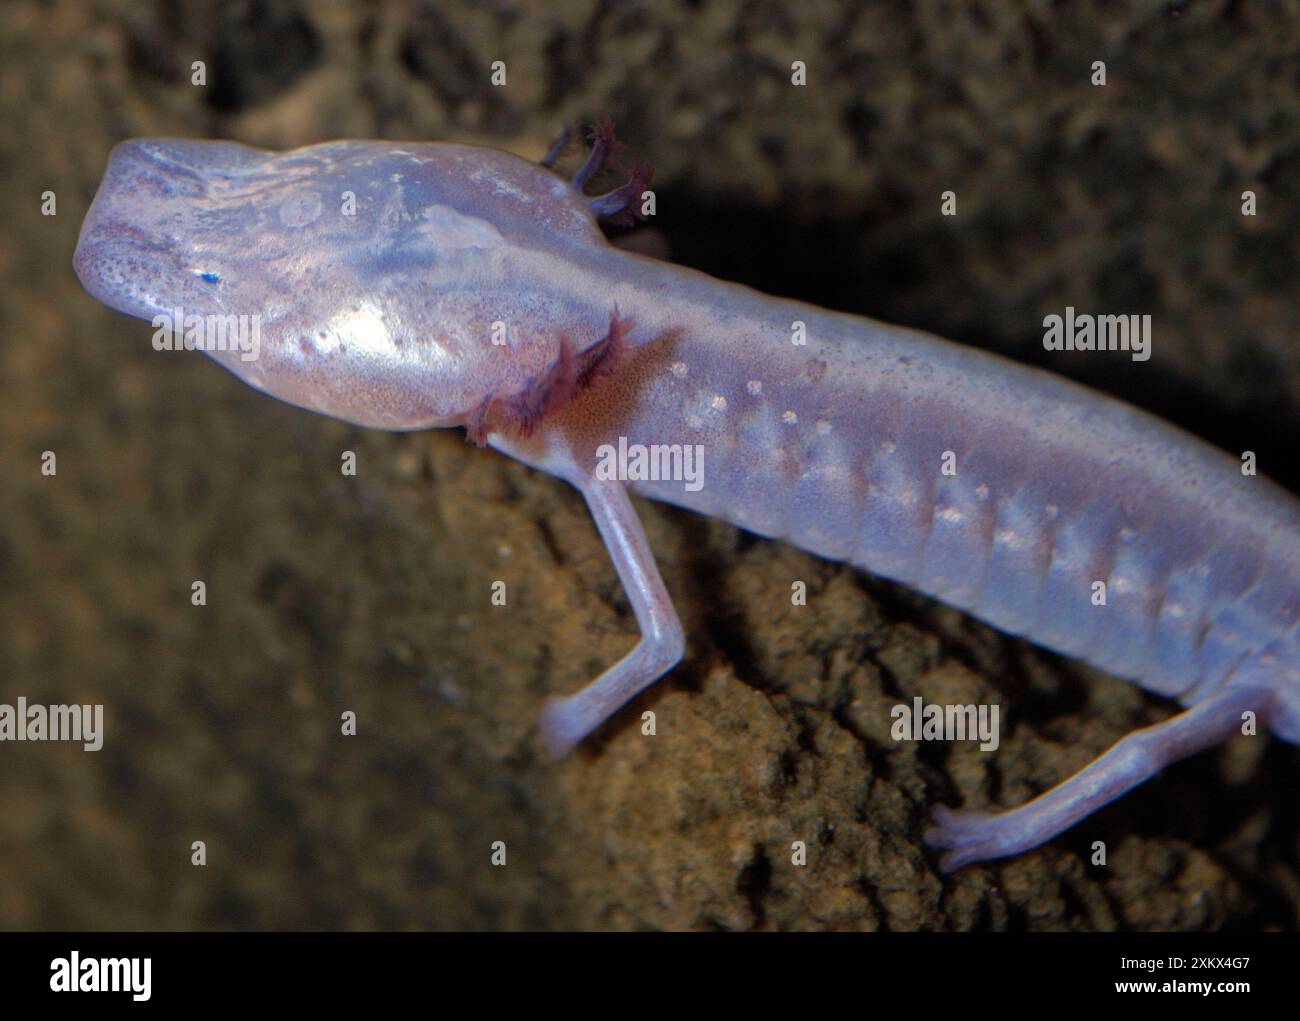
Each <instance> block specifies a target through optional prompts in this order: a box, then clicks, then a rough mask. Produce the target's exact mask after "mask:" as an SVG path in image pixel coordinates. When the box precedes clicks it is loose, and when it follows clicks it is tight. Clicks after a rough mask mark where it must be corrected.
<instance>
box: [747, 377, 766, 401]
mask: <svg viewBox="0 0 1300 1021" xmlns="http://www.w3.org/2000/svg"><path fill="white" fill-rule="evenodd" d="M745 389H746V390H748V391H749V392H750V393H751V394H752V395H753V396H755V397H757V396H758V395H759V394H761V393H762V392H763V384H762V382H761V381H760V380H757V379H751V380H750V381H749V382H748V383H746V384H745Z"/></svg>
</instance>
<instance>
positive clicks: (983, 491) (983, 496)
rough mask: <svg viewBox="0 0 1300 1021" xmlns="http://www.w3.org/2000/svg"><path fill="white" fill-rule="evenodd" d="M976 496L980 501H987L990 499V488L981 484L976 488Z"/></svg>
mask: <svg viewBox="0 0 1300 1021" xmlns="http://www.w3.org/2000/svg"><path fill="white" fill-rule="evenodd" d="M975 496H976V497H977V498H978V499H980V500H987V499H988V498H989V487H988V486H986V485H984V483H983V482H981V483H980V484H979V485H978V486H976V487H975Z"/></svg>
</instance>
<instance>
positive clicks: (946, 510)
mask: <svg viewBox="0 0 1300 1021" xmlns="http://www.w3.org/2000/svg"><path fill="white" fill-rule="evenodd" d="M934 516H935V517H936V518H938V519H939V520H940V521H946V522H947V523H948V524H950V525H960V524H961V523H962V521H964V520H965V518H966V515H964V514H963V513H962V512H961V511H960V510H958V509H957V508H956V507H936V508H935V509H934Z"/></svg>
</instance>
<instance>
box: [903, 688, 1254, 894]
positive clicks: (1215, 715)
mask: <svg viewBox="0 0 1300 1021" xmlns="http://www.w3.org/2000/svg"><path fill="white" fill-rule="evenodd" d="M1274 697H1275V696H1274V693H1273V691H1272V690H1270V689H1268V688H1259V687H1240V688H1226V689H1225V690H1223V691H1222V692H1220V693H1219V694H1218V695H1216V696H1215V697H1213V698H1210V699H1207V700H1206V701H1204V702H1201V703H1199V704H1198V705H1195V706H1192V708H1190V709H1188V710H1186V711H1185V712H1182V713H1179V714H1178V715H1177V716H1173V717H1171V718H1169V719H1168V720H1165V722H1163V723H1158V724H1156V725H1154V726H1151V727H1144V728H1143V729H1142V730H1137V731H1134V732H1133V733H1132V734H1129V735H1128V736H1127V737H1125V738H1124V739H1123V740H1121V741H1119V742H1118V743H1117V744H1116V745H1115V746H1114V747H1113V748H1111V749H1110V750H1109V751H1108V752H1106V753H1105V754H1104V755H1102V756H1101V757H1100V758H1098V759H1096V760H1095V761H1094V762H1092V763H1091V764H1090V765H1088V766H1086V767H1085V768H1084V769H1082V770H1080V771H1079V772H1078V773H1075V774H1074V776H1072V777H1070V779H1068V780H1066V781H1065V782H1064V783H1061V784H1058V785H1057V786H1056V787H1053V788H1052V789H1051V790H1050V791H1047V792H1046V793H1045V794H1041V795H1039V796H1038V797H1036V798H1034V800H1033V801H1030V802H1028V803H1026V804H1024V805H1021V806H1020V807H1019V808H1016V809H1012V810H1011V811H1009V812H1001V813H998V814H989V813H986V812H969V811H955V810H953V809H951V808H944V807H943V806H942V805H940V806H938V807H936V808H935V810H934V820H935V822H936V823H937V824H938V825H937V826H936V827H935V828H934V829H931V830H927V831H926V833H925V842H926V843H927V844H929V845H930V846H931V847H940V848H944V849H945V850H947V852H948V853H947V854H945V855H944V856H943V858H942V859H941V860H940V862H939V868H940V869H941V870H943V871H944V872H952V871H954V870H955V869H959V868H961V867H962V866H963V865H969V864H970V863H971V862H974V861H985V860H987V859H990V858H1006V857H1008V856H1010V855H1013V854H1020V853H1021V852H1022V851H1027V850H1029V849H1030V848H1031V847H1037V846H1038V845H1039V844H1041V843H1043V842H1044V841H1047V840H1050V839H1051V838H1052V837H1054V836H1056V835H1057V834H1058V833H1061V832H1062V831H1064V830H1067V829H1069V828H1070V827H1071V826H1073V825H1074V824H1075V823H1076V822H1078V821H1079V820H1080V819H1083V818H1085V817H1086V816H1088V815H1091V814H1092V813H1093V812H1095V811H1096V810H1097V809H1099V808H1101V807H1102V806H1103V805H1106V804H1108V803H1109V802H1111V801H1113V800H1115V799H1116V798H1118V797H1119V796H1120V795H1121V794H1124V793H1126V792H1127V791H1130V790H1132V789H1133V788H1134V787H1136V786H1138V784H1141V783H1143V782H1145V781H1146V780H1149V779H1150V778H1151V777H1152V776H1154V775H1155V774H1156V773H1158V772H1159V771H1160V770H1161V769H1163V768H1164V767H1165V766H1167V765H1169V764H1170V763H1172V762H1177V761H1178V760H1179V759H1183V758H1186V757H1187V756H1189V755H1192V754H1193V753H1195V752H1199V751H1201V750H1202V749H1205V748H1209V747H1211V746H1213V745H1216V744H1218V743H1220V742H1221V741H1224V740H1225V739H1227V738H1229V737H1231V736H1232V735H1233V734H1236V733H1240V731H1241V725H1242V713H1243V712H1246V711H1248V710H1249V711H1253V712H1254V713H1255V714H1256V716H1257V718H1258V720H1259V722H1260V723H1261V724H1262V723H1264V722H1265V721H1266V720H1267V718H1268V714H1269V712H1270V711H1271V709H1272V706H1273V699H1274Z"/></svg>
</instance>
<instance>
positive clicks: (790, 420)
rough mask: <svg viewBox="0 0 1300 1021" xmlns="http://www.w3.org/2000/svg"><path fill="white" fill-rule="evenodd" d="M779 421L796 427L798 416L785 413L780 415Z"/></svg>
mask: <svg viewBox="0 0 1300 1021" xmlns="http://www.w3.org/2000/svg"><path fill="white" fill-rule="evenodd" d="M781 421H782V422H784V423H785V424H786V425H797V424H798V423H799V416H798V415H796V414H795V413H794V412H793V411H787V412H785V413H784V414H782V415H781Z"/></svg>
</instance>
